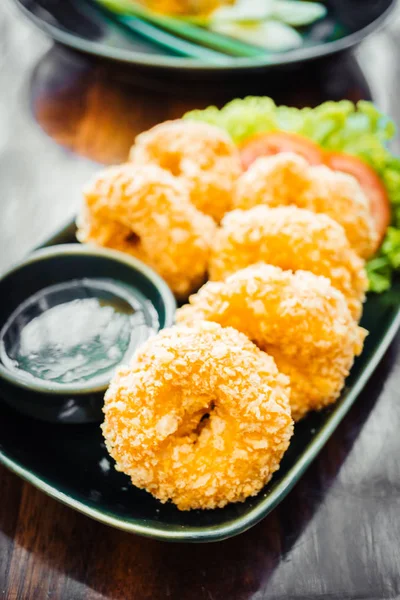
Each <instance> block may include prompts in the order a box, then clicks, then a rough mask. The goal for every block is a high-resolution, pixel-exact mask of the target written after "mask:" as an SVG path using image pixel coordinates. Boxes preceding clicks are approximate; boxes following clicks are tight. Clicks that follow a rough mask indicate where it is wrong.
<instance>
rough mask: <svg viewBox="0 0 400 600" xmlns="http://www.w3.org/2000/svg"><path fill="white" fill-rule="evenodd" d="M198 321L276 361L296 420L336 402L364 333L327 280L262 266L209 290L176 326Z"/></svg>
mask: <svg viewBox="0 0 400 600" xmlns="http://www.w3.org/2000/svg"><path fill="white" fill-rule="evenodd" d="M201 320H208V321H214V322H217V323H220V324H221V325H222V326H223V327H227V326H230V327H235V328H236V329H238V330H239V331H241V332H243V333H245V334H246V335H247V336H248V337H249V338H250V339H251V340H253V341H254V342H255V343H256V344H257V346H258V347H259V348H261V349H262V350H265V351H266V352H268V354H270V355H271V356H273V357H274V358H275V361H276V364H277V366H278V369H279V370H280V371H282V373H285V374H286V375H288V376H289V377H290V384H291V395H290V405H291V409H292V416H293V418H294V419H295V420H299V419H300V418H302V417H303V416H304V415H305V414H306V413H307V412H309V411H310V410H319V409H321V408H323V407H324V406H327V405H328V404H331V403H332V402H334V401H335V400H336V399H337V398H338V396H339V394H340V391H341V389H342V388H343V385H344V381H345V378H346V377H347V375H348V373H349V370H350V368H351V366H352V364H353V361H354V357H355V356H357V355H359V354H360V353H361V350H362V346H363V341H364V338H365V334H366V332H365V330H364V329H362V328H361V327H359V326H358V325H357V324H356V322H355V321H354V319H353V318H352V316H351V314H350V311H349V309H348V307H347V304H346V301H345V298H344V296H343V294H342V293H341V292H339V291H338V290H336V289H335V288H334V287H332V285H331V283H330V281H329V280H328V279H327V278H325V277H320V276H317V275H314V274H313V273H309V272H307V271H297V272H296V273H292V272H291V271H283V270H282V269H280V268H278V267H273V266H271V265H265V264H259V265H254V266H251V267H248V268H246V269H243V270H242V271H238V272H237V273H235V274H234V275H231V276H230V277H228V279H226V281H224V282H208V283H206V284H205V285H204V286H203V287H202V288H201V289H200V291H199V292H198V293H197V294H195V295H194V296H192V297H191V298H190V304H188V305H186V306H183V307H182V308H181V309H179V310H178V311H177V322H178V323H179V324H186V325H193V324H194V323H196V322H198V321H201Z"/></svg>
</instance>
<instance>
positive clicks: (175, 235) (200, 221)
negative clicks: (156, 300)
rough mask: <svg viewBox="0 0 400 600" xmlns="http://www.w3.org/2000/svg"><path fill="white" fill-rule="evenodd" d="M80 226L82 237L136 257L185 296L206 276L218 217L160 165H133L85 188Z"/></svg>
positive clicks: (104, 175)
mask: <svg viewBox="0 0 400 600" xmlns="http://www.w3.org/2000/svg"><path fill="white" fill-rule="evenodd" d="M78 227H79V230H78V239H79V240H80V241H82V242H91V243H94V244H98V245H104V246H108V247H111V248H115V249H117V250H122V251H124V252H128V253H129V254H132V255H133V256H136V257H137V258H139V259H141V260H142V261H143V262H145V263H147V264H148V265H150V266H151V267H153V268H154V269H155V270H156V271H157V272H158V273H159V274H160V275H161V276H162V277H163V278H164V279H165V280H166V282H167V283H168V284H169V285H170V287H171V289H172V290H173V292H174V293H175V294H176V295H177V296H178V297H180V298H185V297H187V295H188V294H189V293H190V292H191V291H193V290H194V289H196V288H197V287H198V286H199V285H201V284H202V283H203V282H204V280H205V276H206V270H207V263H208V260H209V254H210V244H211V240H212V238H213V235H214V233H215V224H214V221H213V220H212V219H211V218H210V217H208V216H207V215H204V214H203V213H201V212H199V211H198V210H197V209H196V208H195V207H194V206H193V205H192V204H191V202H190V200H189V197H188V193H187V189H186V186H185V184H184V183H182V182H181V181H179V180H178V179H176V178H175V177H173V176H172V175H171V174H170V173H168V172H167V171H164V170H163V169H160V168H159V167H156V166H154V165H147V166H143V167H137V166H135V165H133V164H131V163H128V164H125V165H121V166H119V167H109V168H107V169H105V170H104V171H102V172H101V173H99V174H98V175H97V177H95V178H94V180H93V181H92V182H91V183H90V184H89V185H88V186H87V188H86V190H85V204H84V208H83V211H82V215H81V217H80V218H79V219H78Z"/></svg>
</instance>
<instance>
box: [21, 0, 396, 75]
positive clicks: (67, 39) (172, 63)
mask: <svg viewBox="0 0 400 600" xmlns="http://www.w3.org/2000/svg"><path fill="white" fill-rule="evenodd" d="M9 1H10V2H13V4H14V6H16V7H17V8H18V10H20V11H21V12H22V13H23V14H24V15H25V17H26V18H27V19H28V20H30V21H31V22H32V23H34V24H35V25H36V27H38V29H40V30H41V31H43V32H44V33H45V34H47V35H48V36H50V37H51V38H52V39H53V40H55V41H56V42H59V43H61V44H62V45H64V46H67V47H69V48H72V49H74V50H77V51H79V52H84V53H86V54H89V55H91V56H96V57H101V58H105V59H109V60H113V61H117V62H120V63H125V64H131V65H136V66H142V67H149V68H152V69H157V68H158V69H159V68H167V69H170V70H175V71H182V70H183V71H187V70H190V71H200V72H202V71H204V72H209V71H213V72H214V71H216V72H219V71H221V70H223V71H227V72H232V71H243V70H246V69H255V70H262V69H269V68H271V69H272V68H278V67H283V66H288V65H295V64H301V63H304V62H309V61H312V60H317V59H320V58H324V57H328V56H331V55H333V54H336V53H339V52H343V51H345V50H348V49H349V48H352V47H353V46H355V45H357V44H358V43H360V42H361V41H362V40H364V39H365V38H366V37H367V36H369V35H370V34H371V33H374V32H375V31H377V30H379V29H380V28H381V27H382V26H383V24H384V22H385V21H386V19H387V18H388V17H389V15H390V14H391V12H392V11H393V10H394V8H395V6H396V4H397V2H398V0H390V4H389V6H388V7H387V8H386V9H385V10H384V11H383V12H382V13H381V14H380V15H379V17H377V18H376V19H375V20H374V21H372V22H371V23H369V24H368V25H366V26H365V27H363V28H362V29H359V30H358V31H355V32H353V33H351V34H349V35H347V36H345V37H343V38H340V39H339V40H333V41H331V42H327V43H326V44H321V45H320V46H315V47H312V48H302V49H296V50H292V51H288V52H286V53H284V54H282V55H280V54H279V53H277V54H276V55H275V56H276V59H274V58H269V59H268V60H266V59H263V58H261V57H260V58H233V59H232V66H230V65H229V63H227V62H225V63H223V64H222V63H221V64H207V63H203V62H201V61H196V60H195V59H190V58H179V57H163V56H162V55H158V54H154V55H149V56H146V55H145V54H143V53H141V52H135V51H129V50H123V49H120V50H118V49H113V48H109V49H107V47H104V44H102V43H99V42H90V41H86V40H83V39H82V40H81V41H80V38H78V36H75V35H73V34H71V33H69V32H67V31H62V30H61V29H59V28H58V27H56V26H54V25H51V24H50V23H46V22H45V21H43V20H42V19H40V18H39V17H37V16H36V15H34V14H33V13H32V12H31V11H30V10H29V9H28V8H27V7H26V6H25V5H24V4H23V0H9ZM299 55H300V56H299Z"/></svg>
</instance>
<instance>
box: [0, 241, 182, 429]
mask: <svg viewBox="0 0 400 600" xmlns="http://www.w3.org/2000/svg"><path fill="white" fill-rule="evenodd" d="M83 303H85V304H84V307H85V312H83V313H82V304H83ZM88 303H89V304H88ZM90 303H92V304H90ZM110 306H115V307H118V312H115V311H114V309H113V310H112V311H111V313H110V310H111V308H110ZM92 307H94V309H97V312H96V310H92ZM78 308H79V309H80V312H79V314H78V312H76V311H77V309H78ZM104 308H105V310H106V311H109V312H108V313H107V312H104ZM175 308H176V306H175V300H174V297H173V295H172V292H171V291H170V289H169V288H168V286H167V284H166V283H165V282H164V281H163V280H162V279H161V278H160V277H159V276H158V275H157V274H156V273H154V271H152V270H151V269H150V268H149V267H147V266H146V265H144V264H143V263H141V262H140V261H138V260H136V259H134V258H132V257H127V256H126V255H124V254H121V253H120V252H115V251H112V250H105V249H97V248H92V247H88V246H80V245H78V244H65V245H57V246H51V247H48V248H44V249H41V250H38V251H36V252H34V253H33V254H31V255H30V256H29V257H28V258H27V259H25V260H24V261H22V262H21V263H19V264H17V265H16V266H14V267H13V268H11V269H10V270H9V271H8V272H7V273H5V274H4V275H3V277H2V278H1V279H0V397H1V398H2V399H4V400H5V401H6V402H7V403H8V404H10V405H11V406H12V407H14V408H15V409H17V410H19V411H20V412H23V413H25V414H27V415H29V416H33V417H36V418H39V419H42V420H46V421H55V422H65V423H83V422H91V421H99V420H101V408H102V404H103V396H104V392H105V390H106V388H107V385H108V383H109V379H110V377H111V375H112V372H113V371H114V368H115V367H116V366H117V364H118V362H120V361H121V362H126V360H128V359H129V358H130V356H131V355H132V354H133V352H134V350H135V349H136V347H137V346H138V345H139V344H140V343H142V342H143V341H144V339H146V338H147V337H148V336H149V335H151V334H152V333H155V332H156V331H157V330H158V329H161V328H163V327H166V326H169V325H172V323H173V319H174V313H175ZM74 311H75V312H74ZM110 314H111V315H112V316H114V318H116V319H117V321H115V320H114V321H112V320H111V321H110ZM104 315H105V316H106V320H105V322H104V323H103V321H102V319H103V320H104ZM115 315H116V316H115ZM56 316H57V317H58V319H61V322H57V324H56V326H54V318H55V317H56ZM99 317H100V321H99ZM107 317H108V318H107ZM40 319H41V321H40ZM96 319H97V320H96ZM118 319H119V320H118ZM38 323H39V325H38ZM128 324H129V327H128ZM50 325H52V327H50ZM115 325H117V330H116V331H111V333H110V328H111V330H112V327H114V330H115ZM94 326H96V327H97V328H98V330H99V335H100V336H102V339H107V342H108V343H109V345H110V349H109V356H110V359H109V360H108V361H107V360H106V361H105V358H104V355H102V354H101V351H102V350H103V348H102V347H101V345H100V346H99V343H98V337H99V336H97V337H96V336H94V337H93V336H92V337H93V340H94V341H93V340H90V344H86V343H85V344H83V345H82V347H80V346H79V343H80V342H79V340H80V339H81V338H82V336H83V338H82V339H84V340H85V339H86V338H85V335H86V336H87V332H88V331H89V332H90V330H91V328H92V329H93V327H94ZM111 326H112V327H111ZM54 327H55V329H54ZM57 327H59V331H60V334H59V336H58V330H57ZM128 330H129V331H128ZM127 331H128V333H127ZM117 334H121V336H122V337H118V335H117ZM113 335H114V337H113ZM115 336H117V337H115ZM58 337H59V338H60V344H58V342H59V340H58ZM89 337H90V336H89ZM62 340H64V342H62ZM65 340H67V342H65ZM121 340H122V341H121ZM61 342H62V343H64V347H65V348H67V350H68V352H69V354H68V352H67V355H66V359H67V360H68V361H70V362H71V365H73V366H72V367H71V369H70V370H68V369H67V370H64V371H63V370H62V369H61V370H60V365H61V361H58V360H57V357H56V355H55V354H54V352H53V350H52V348H54V345H56V347H58V345H59V346H60V347H62V343H61ZM117 342H118V343H117ZM57 344H58V345H57ZM65 344H67V345H65ZM99 347H100V351H99ZM27 348H28V350H27ZM38 348H39V349H38ZM106 349H107V348H106ZM62 353H63V347H62V350H61V354H62ZM105 356H106V358H107V356H108V355H105ZM32 357H33V358H32ZM63 358H64V359H65V353H64V356H63ZM113 361H114V362H113ZM114 363H115V364H114ZM49 373H50V374H49ZM71 373H72V375H71Z"/></svg>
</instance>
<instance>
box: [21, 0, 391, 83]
mask: <svg viewBox="0 0 400 600" xmlns="http://www.w3.org/2000/svg"><path fill="white" fill-rule="evenodd" d="M15 2H16V4H17V6H18V7H19V8H21V9H22V11H23V12H24V13H25V14H26V16H27V17H28V18H30V19H31V20H32V21H33V22H34V23H35V24H36V25H37V26H38V27H39V28H40V29H42V30H43V31H44V32H45V33H46V34H47V35H49V36H50V37H52V38H53V39H54V40H56V41H57V42H60V43H61V44H63V45H65V46H69V47H71V48H73V49H75V50H78V51H81V52H85V53H88V54H91V55H94V56H97V57H101V58H107V59H111V60H116V61H119V62H122V63H128V64H131V65H135V66H136V67H140V69H141V70H144V69H145V70H149V69H151V70H153V71H155V73H157V72H159V73H161V72H163V71H165V70H168V71H171V72H175V76H177V75H178V76H179V74H180V75H184V76H185V78H186V77H187V76H188V75H191V78H194V79H202V78H203V77H204V76H205V77H211V76H213V78H214V79H216V78H218V80H220V78H221V75H222V74H223V77H224V78H229V77H233V76H234V75H235V74H237V73H238V71H245V72H246V73H247V74H248V75H249V76H250V75H259V74H260V72H263V71H265V70H270V69H273V68H277V67H282V66H285V65H286V66H287V65H293V66H295V65H299V64H302V63H304V62H306V61H309V60H314V59H319V58H323V57H327V56H330V55H333V54H336V53H338V52H342V51H344V50H347V49H349V48H352V47H353V46H355V45H356V44H358V43H359V42H361V41H362V40H363V39H364V38H365V37H366V36H367V35H369V34H370V33H372V32H373V31H375V30H376V29H377V28H378V27H379V26H380V25H381V24H382V23H383V22H384V20H385V19H386V18H387V16H388V15H389V13H390V12H391V10H392V9H393V8H394V6H395V4H396V0H327V2H326V4H327V6H328V15H327V17H326V18H325V19H323V20H321V21H317V22H316V23H315V24H313V25H311V26H310V27H308V28H306V30H305V32H304V37H305V43H304V45H303V46H302V47H301V48H298V49H296V50H290V51H287V52H280V53H271V55H268V57H266V58H233V59H232V63H231V65H230V64H228V65H227V64H223V65H222V64H221V65H218V64H217V65H210V64H207V63H205V62H202V61H200V60H195V59H189V58H182V57H178V56H174V55H173V54H172V53H171V52H169V53H168V52H167V51H166V50H164V49H160V48H157V47H156V46H154V45H152V44H151V43H149V42H148V41H146V40H145V39H144V38H140V37H138V36H133V35H132V34H130V33H127V32H126V31H125V30H124V29H122V28H121V27H120V26H118V25H116V24H115V23H113V22H112V20H110V19H108V18H106V17H105V16H104V14H102V12H100V11H99V10H98V8H96V6H95V2H90V1H88V0H15Z"/></svg>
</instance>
